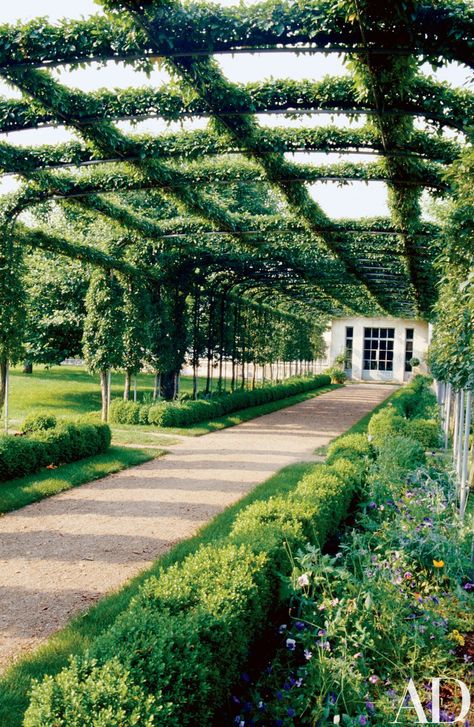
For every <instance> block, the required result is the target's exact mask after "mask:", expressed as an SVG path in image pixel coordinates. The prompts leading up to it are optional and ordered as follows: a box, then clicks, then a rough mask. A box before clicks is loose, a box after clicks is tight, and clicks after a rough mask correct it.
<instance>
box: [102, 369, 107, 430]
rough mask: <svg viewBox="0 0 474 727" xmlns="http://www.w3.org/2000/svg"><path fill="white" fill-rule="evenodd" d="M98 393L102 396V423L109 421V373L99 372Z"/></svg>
mask: <svg viewBox="0 0 474 727" xmlns="http://www.w3.org/2000/svg"><path fill="white" fill-rule="evenodd" d="M100 393H101V395H102V421H103V422H108V421H109V372H108V371H107V369H106V370H105V371H101V372H100Z"/></svg>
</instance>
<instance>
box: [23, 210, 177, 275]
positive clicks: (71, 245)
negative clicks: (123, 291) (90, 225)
mask: <svg viewBox="0 0 474 727" xmlns="http://www.w3.org/2000/svg"><path fill="white" fill-rule="evenodd" d="M12 234H13V237H14V239H15V241H16V242H17V243H19V244H20V245H21V246H28V247H31V248H41V249H42V250H48V251H50V252H55V253H57V254H58V255H65V256H66V257H70V258H72V259H73V260H82V261H83V262H85V263H90V264H91V265H93V266H94V267H99V268H103V269H104V270H116V271H118V272H121V273H124V275H127V276H133V277H138V278H140V279H144V278H145V279H147V280H150V281H153V282H155V283H156V282H159V281H160V280H162V277H163V276H162V275H160V274H159V273H158V272H156V271H154V270H150V269H148V268H145V267H140V266H137V265H134V264H131V263H129V262H127V261H126V260H121V259H120V258H117V257H115V256H113V255H110V254H108V253H106V252H103V251H102V250H99V249H98V248H96V247H92V246H90V245H82V244H80V243H76V242H73V241H72V240H67V239H66V238H63V237H58V236H56V235H51V234H49V233H46V232H44V230H40V229H35V228H30V227H26V226H25V225H23V224H21V223H19V222H17V223H16V225H15V228H14V232H13V233H12Z"/></svg>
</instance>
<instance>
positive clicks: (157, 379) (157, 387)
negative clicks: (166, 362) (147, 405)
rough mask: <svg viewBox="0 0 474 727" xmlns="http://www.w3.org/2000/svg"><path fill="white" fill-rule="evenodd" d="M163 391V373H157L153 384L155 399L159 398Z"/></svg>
mask: <svg viewBox="0 0 474 727" xmlns="http://www.w3.org/2000/svg"><path fill="white" fill-rule="evenodd" d="M160 391H161V374H159V373H158V372H156V373H155V381H154V384H153V401H156V399H158V398H159V396H160Z"/></svg>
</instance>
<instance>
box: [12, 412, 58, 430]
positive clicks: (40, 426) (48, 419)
mask: <svg viewBox="0 0 474 727" xmlns="http://www.w3.org/2000/svg"><path fill="white" fill-rule="evenodd" d="M57 423H58V422H57V419H56V417H55V416H54V415H53V414H48V413H46V412H38V413H37V414H28V416H27V417H26V418H25V420H24V421H23V424H22V425H21V431H22V432H23V433H25V434H28V433H29V432H40V431H44V430H46V429H53V428H54V427H55V426H56V425H57Z"/></svg>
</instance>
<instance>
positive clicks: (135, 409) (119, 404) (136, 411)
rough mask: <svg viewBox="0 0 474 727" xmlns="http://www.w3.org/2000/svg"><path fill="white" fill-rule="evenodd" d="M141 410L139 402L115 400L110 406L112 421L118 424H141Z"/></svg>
mask: <svg viewBox="0 0 474 727" xmlns="http://www.w3.org/2000/svg"><path fill="white" fill-rule="evenodd" d="M143 408H145V407H143ZM141 409H142V405H141V404H139V403H138V402H135V401H124V400H123V399H114V400H113V401H112V403H111V405H110V421H111V422H117V423H118V424H140V410H141Z"/></svg>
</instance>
